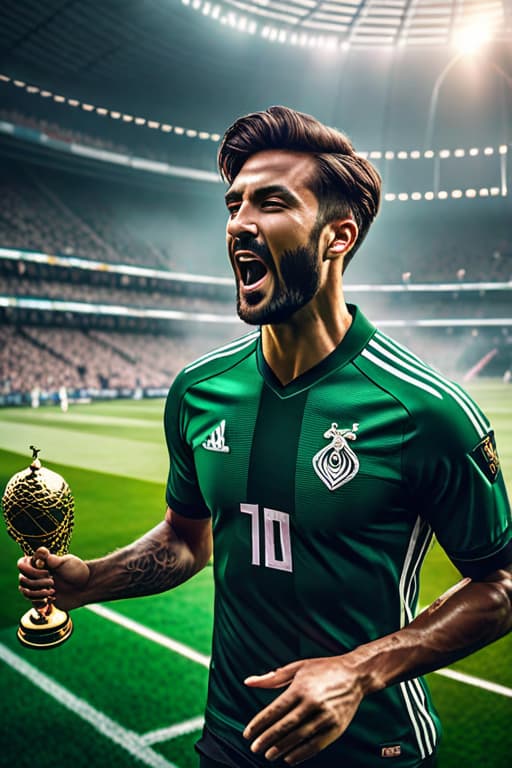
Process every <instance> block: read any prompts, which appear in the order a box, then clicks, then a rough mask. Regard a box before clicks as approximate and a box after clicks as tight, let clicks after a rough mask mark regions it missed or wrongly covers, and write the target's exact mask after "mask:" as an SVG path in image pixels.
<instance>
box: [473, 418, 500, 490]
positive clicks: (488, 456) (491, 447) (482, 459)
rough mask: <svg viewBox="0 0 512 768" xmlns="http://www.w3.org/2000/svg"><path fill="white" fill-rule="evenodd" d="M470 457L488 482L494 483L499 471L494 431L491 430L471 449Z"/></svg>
mask: <svg viewBox="0 0 512 768" xmlns="http://www.w3.org/2000/svg"><path fill="white" fill-rule="evenodd" d="M471 458H472V459H473V461H474V462H475V464H476V465H477V466H478V467H479V468H480V470H481V471H482V472H483V473H484V475H485V476H486V478H487V479H488V480H489V482H490V483H494V481H495V480H496V478H497V477H498V473H499V471H500V460H499V457H498V452H497V450H496V442H495V440H494V432H493V431H492V430H491V432H489V433H488V434H487V435H486V436H485V437H484V439H483V440H482V441H481V442H480V443H478V445H477V446H476V447H475V448H473V450H472V451H471Z"/></svg>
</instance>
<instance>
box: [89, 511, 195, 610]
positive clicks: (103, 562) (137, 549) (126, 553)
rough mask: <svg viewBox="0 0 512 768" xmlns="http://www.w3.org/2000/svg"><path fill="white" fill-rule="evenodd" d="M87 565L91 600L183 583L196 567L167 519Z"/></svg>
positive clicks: (153, 591) (135, 594)
mask: <svg viewBox="0 0 512 768" xmlns="http://www.w3.org/2000/svg"><path fill="white" fill-rule="evenodd" d="M90 566H91V567H92V571H93V576H92V583H93V585H94V587H93V590H92V595H91V596H89V597H91V598H92V599H94V600H119V599H121V598H124V597H142V596H143V595H154V594H157V593H158V592H164V591H165V590H167V589H171V588H172V587H176V586H178V584H182V583H183V582H184V581H186V580H187V579H188V578H190V576H192V575H193V574H194V573H195V571H196V570H197V568H196V563H195V558H194V556H193V554H192V552H191V551H190V549H189V548H188V547H187V545H186V544H185V543H184V542H183V541H182V540H181V539H180V538H179V537H178V536H177V535H176V534H175V532H174V530H173V529H172V527H171V526H169V525H168V524H167V523H162V524H160V526H158V527H157V528H155V529H154V530H152V531H150V533H148V534H146V535H145V536H143V538H142V539H139V540H138V541H135V542H134V543H133V544H130V545H129V546H127V547H124V548H123V549H120V550H118V551H117V552H114V553H113V554H111V555H109V556H108V557H106V558H102V559H100V560H96V561H94V562H91V563H90ZM88 601H89V600H88Z"/></svg>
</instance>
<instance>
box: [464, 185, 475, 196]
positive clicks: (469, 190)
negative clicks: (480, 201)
mask: <svg viewBox="0 0 512 768" xmlns="http://www.w3.org/2000/svg"><path fill="white" fill-rule="evenodd" d="M466 197H476V189H472V188H471V187H470V188H469V189H466Z"/></svg>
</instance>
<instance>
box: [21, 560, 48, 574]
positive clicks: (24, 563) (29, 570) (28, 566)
mask: <svg viewBox="0 0 512 768" xmlns="http://www.w3.org/2000/svg"><path fill="white" fill-rule="evenodd" d="M17 566H18V570H19V571H20V572H21V573H23V574H24V575H25V576H28V577H29V578H32V579H44V578H46V577H48V576H49V575H50V574H49V572H48V571H47V570H41V569H40V568H36V567H35V565H34V564H33V563H32V558H31V557H20V559H19V560H18V562H17Z"/></svg>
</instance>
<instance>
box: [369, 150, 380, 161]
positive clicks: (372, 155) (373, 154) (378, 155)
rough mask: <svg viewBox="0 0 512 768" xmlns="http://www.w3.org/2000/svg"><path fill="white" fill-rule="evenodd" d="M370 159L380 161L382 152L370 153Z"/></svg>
mask: <svg viewBox="0 0 512 768" xmlns="http://www.w3.org/2000/svg"><path fill="white" fill-rule="evenodd" d="M370 157H371V159H372V160H380V159H381V157H382V152H379V150H374V151H373V152H370Z"/></svg>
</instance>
